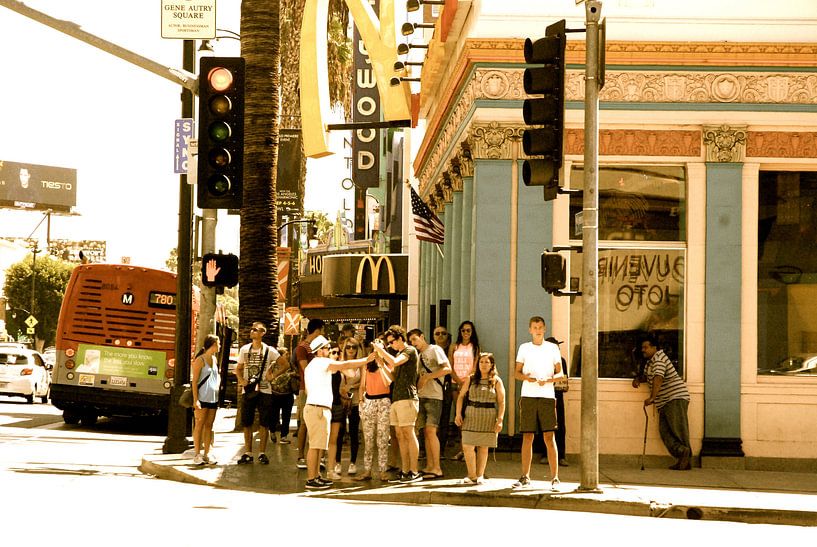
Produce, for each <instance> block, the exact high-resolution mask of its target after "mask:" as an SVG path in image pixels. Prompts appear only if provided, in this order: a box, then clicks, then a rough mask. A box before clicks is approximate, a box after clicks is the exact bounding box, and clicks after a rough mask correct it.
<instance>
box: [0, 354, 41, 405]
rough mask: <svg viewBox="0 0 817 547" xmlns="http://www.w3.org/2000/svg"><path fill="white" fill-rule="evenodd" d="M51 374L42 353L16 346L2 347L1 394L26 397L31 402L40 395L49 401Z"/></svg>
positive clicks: (0, 358)
mask: <svg viewBox="0 0 817 547" xmlns="http://www.w3.org/2000/svg"><path fill="white" fill-rule="evenodd" d="M50 392H51V376H50V374H49V373H48V370H47V369H46V365H45V361H44V360H43V356H42V355H40V353H38V352H36V351H33V350H30V349H25V348H19V347H18V348H14V347H0V395H6V396H11V397H13V396H19V397H25V399H26V401H28V403H29V404H31V403H33V402H34V398H35V397H39V398H40V399H41V400H42V402H44V403H47V402H48V398H49V395H50Z"/></svg>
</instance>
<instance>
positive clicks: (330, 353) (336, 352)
mask: <svg viewBox="0 0 817 547" xmlns="http://www.w3.org/2000/svg"><path fill="white" fill-rule="evenodd" d="M333 353H334V354H335V355H337V354H338V350H336V349H330V350H329V355H332V354H333Z"/></svg>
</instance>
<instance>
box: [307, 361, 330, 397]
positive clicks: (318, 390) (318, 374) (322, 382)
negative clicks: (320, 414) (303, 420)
mask: <svg viewBox="0 0 817 547" xmlns="http://www.w3.org/2000/svg"><path fill="white" fill-rule="evenodd" d="M329 363H331V360H330V359H329V358H328V357H315V358H314V359H312V360H311V361H309V364H308V365H306V368H305V369H304V383H305V384H306V404H308V405H318V406H325V407H327V408H332V373H331V372H329Z"/></svg>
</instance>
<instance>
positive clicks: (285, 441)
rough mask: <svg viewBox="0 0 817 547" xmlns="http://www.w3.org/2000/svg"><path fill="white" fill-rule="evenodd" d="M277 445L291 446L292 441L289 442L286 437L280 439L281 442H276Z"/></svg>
mask: <svg viewBox="0 0 817 547" xmlns="http://www.w3.org/2000/svg"><path fill="white" fill-rule="evenodd" d="M278 444H292V441H290V440H289V439H288V438H286V437H281V440H280V441H278Z"/></svg>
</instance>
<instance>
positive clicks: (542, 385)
mask: <svg viewBox="0 0 817 547" xmlns="http://www.w3.org/2000/svg"><path fill="white" fill-rule="evenodd" d="M546 330H547V328H546V326H545V320H544V319H543V318H541V317H539V316H538V315H535V316H533V317H531V318H530V321H529V323H528V332H530V335H531V341H530V342H525V343H524V344H522V345H521V346H519V351H518V352H517V354H516V374H515V377H516V379H517V380H520V381H521V382H522V399H521V401H520V402H521V413H520V427H519V430H520V431H521V432H522V454H521V456H522V476H521V477H520V478H519V480H518V481H516V482H515V483H514V484H513V488H527V487H529V486H530V465H531V460H532V459H533V436H534V435H535V434H536V433H537V432H538V431H541V432H542V436H543V439H544V441H545V447H546V448H547V453H548V463H549V464H550V476H551V489H552V490H556V487H557V485H558V484H559V455H558V454H557V449H556V441H555V439H554V436H553V432H554V431H555V430H556V391H555V390H554V388H553V383H554V382H556V381H558V379H559V378H561V377H562V376H564V374H563V373H562V356H561V354H560V353H559V346H557V345H556V344H553V343H551V342H548V341H546V340H545V331H546Z"/></svg>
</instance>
